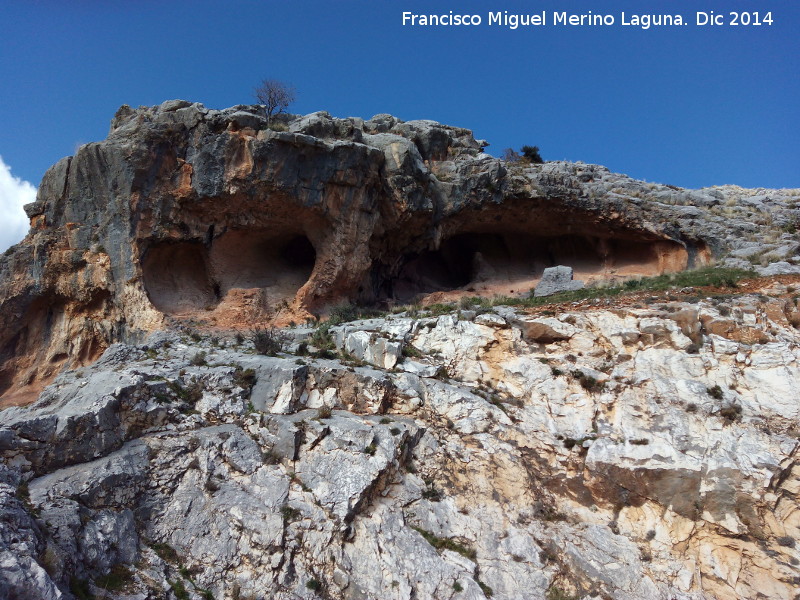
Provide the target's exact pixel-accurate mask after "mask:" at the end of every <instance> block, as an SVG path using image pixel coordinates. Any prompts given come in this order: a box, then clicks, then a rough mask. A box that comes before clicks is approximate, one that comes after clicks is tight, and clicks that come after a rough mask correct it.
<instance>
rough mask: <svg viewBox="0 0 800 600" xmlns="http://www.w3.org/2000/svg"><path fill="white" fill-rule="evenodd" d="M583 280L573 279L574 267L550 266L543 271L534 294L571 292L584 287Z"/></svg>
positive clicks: (544, 294)
mask: <svg viewBox="0 0 800 600" xmlns="http://www.w3.org/2000/svg"><path fill="white" fill-rule="evenodd" d="M583 286H584V283H583V281H573V279H572V267H565V266H558V267H548V268H547V269H545V270H544V273H542V279H541V281H539V283H538V284H536V289H535V290H534V292H533V295H534V296H536V297H537V298H538V297H541V296H552V295H553V294H557V293H559V292H570V291H572V290H579V289H581V288H583Z"/></svg>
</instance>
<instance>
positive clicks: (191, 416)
mask: <svg viewBox="0 0 800 600" xmlns="http://www.w3.org/2000/svg"><path fill="white" fill-rule="evenodd" d="M484 146H485V142H482V141H480V140H475V139H474V138H473V136H472V134H471V132H470V131H468V130H465V129H459V128H455V127H449V126H445V125H441V124H438V123H434V122H432V121H410V122H402V121H400V120H398V119H396V118H394V117H391V116H390V115H378V116H376V117H373V118H372V119H370V120H368V121H365V120H362V119H355V118H349V119H335V118H332V117H330V115H328V114H327V113H314V114H311V115H307V116H304V117H298V116H291V115H283V116H281V117H280V118H278V119H277V120H276V121H275V122H274V123H272V124H271V127H269V128H268V127H267V125H266V119H265V117H264V115H263V111H262V108H261V107H256V106H237V107H233V108H231V109H227V110H223V111H216V110H209V109H206V108H204V107H203V106H201V105H199V104H191V103H189V102H185V101H170V102H165V103H164V104H162V105H161V106H159V107H152V108H140V109H137V110H134V109H130V108H128V107H123V108H121V109H120V111H119V112H118V113H117V115H116V116H115V118H114V120H113V121H112V125H111V131H110V133H109V136H108V138H107V139H106V140H104V141H102V142H98V143H93V144H88V145H86V146H83V147H81V148H80V149H79V150H78V152H77V153H76V155H75V156H74V157H69V158H66V159H64V160H62V161H60V162H59V163H57V164H56V165H55V166H54V167H52V168H51V169H50V170H49V171H48V173H47V174H46V176H45V178H44V180H43V181H42V185H41V186H40V188H39V195H38V197H37V201H36V202H35V203H34V204H32V205H29V206H28V207H26V210H27V212H28V215H29V216H30V217H31V231H30V233H29V235H28V237H27V238H26V239H25V240H24V241H23V242H22V243H21V244H19V245H18V246H16V247H15V248H13V249H11V250H10V251H9V252H7V253H6V255H5V256H3V257H2V258H0V395H2V396H3V397H2V403H3V404H2V407H3V408H2V410H0V459H1V462H0V517H2V518H0V597H9V598H34V597H35V598H45V599H48V600H49V599H60V598H65V599H68V600H72V599H73V598H77V599H79V600H82V599H83V598H91V597H94V598H97V599H102V598H107V599H112V598H113V599H122V598H127V599H137V600H155V599H162V598H167V599H168V600H173V599H174V600H184V599H185V598H191V599H192V600H203V599H206V600H207V599H208V598H212V597H213V598H217V599H221V598H231V599H237V600H244V599H247V598H276V599H285V600H289V599H292V600H295V599H298V598H308V599H311V598H329V599H346V600H356V599H371V598H381V599H383V598H397V599H409V600H410V599H411V598H432V599H437V600H438V599H444V598H448V599H449V598H453V599H457V598H472V599H480V598H487V597H490V596H491V597H494V598H499V599H507V600H512V599H516V598H546V599H547V600H554V599H556V598H561V599H563V598H570V597H571V598H582V599H587V598H592V599H593V600H594V599H600V598H619V599H629V600H634V599H644V598H648V599H650V598H658V599H663V600H667V599H670V600H672V599H681V600H701V599H706V598H753V599H755V598H763V597H767V598H787V599H789V598H794V596H795V594H796V588H797V585H798V574H797V567H798V564H800V555H798V551H797V548H796V541H795V540H796V538H797V536H798V535H800V521H799V520H798V517H797V515H798V514H800V513H799V512H798V496H797V494H798V489H799V488H800V483H798V482H799V481H800V479H798V473H797V468H796V465H795V462H796V458H795V457H796V453H797V447H798V442H797V439H798V430H799V429H800V428H798V419H800V399H799V398H798V395H797V389H798V386H799V385H800V366H798V365H800V362H799V361H800V333H798V328H800V311H799V310H798V296H797V289H798V287H797V283H798V278H797V277H796V276H791V275H789V276H784V277H782V278H780V277H779V278H775V277H773V278H772V279H771V280H770V281H767V282H765V281H760V282H759V281H750V282H748V283H747V284H746V286H745V287H744V288H742V289H738V290H737V289H734V288H726V289H714V288H711V287H709V288H707V289H704V290H702V291H698V290H696V289H693V288H685V289H676V290H671V291H668V292H663V293H662V292H659V291H655V288H654V289H653V290H650V291H645V292H642V293H639V294H638V295H631V296H626V297H625V298H618V299H616V300H614V299H609V298H607V299H604V300H596V301H594V300H586V301H583V302H574V303H568V304H562V305H553V306H552V307H549V308H544V309H530V308H529V309H524V308H520V307H517V308H512V307H510V306H509V300H510V299H509V298H507V299H506V300H504V301H502V302H494V303H492V302H487V301H486V297H489V296H495V295H501V296H510V297H519V296H527V295H528V294H529V293H530V289H531V288H532V287H533V285H535V284H536V283H537V282H538V281H539V279H540V278H541V276H542V272H543V271H544V269H545V268H547V267H552V266H555V265H565V266H568V267H569V268H571V269H572V270H573V271H574V272H575V275H576V278H577V279H579V280H581V281H586V282H587V283H588V285H589V286H591V285H594V284H598V283H604V282H613V281H617V280H622V279H626V278H630V277H637V276H642V275H655V274H660V273H663V272H670V271H680V270H683V269H686V268H688V267H694V266H699V265H702V264H705V263H707V262H708V261H710V260H716V261H717V264H719V265H724V266H730V267H743V266H744V267H755V268H756V270H758V271H759V272H760V274H762V275H779V274H786V273H789V274H791V273H795V272H798V271H800V267H798V263H800V256H798V245H799V244H798V239H797V225H798V222H799V220H800V209H798V198H800V191H798V190H743V189H741V188H736V187H733V186H725V187H720V188H708V189H703V190H682V189H679V188H675V187H673V186H666V185H657V184H649V183H645V182H640V181H635V180H632V179H630V178H628V177H626V176H624V175H618V174H614V173H610V172H609V171H608V170H607V169H604V168H603V167H599V166H596V165H585V164H582V163H565V162H551V163H546V164H544V165H529V164H525V163H504V162H503V161H500V160H498V159H495V158H493V157H491V156H489V155H487V154H485V153H484V152H483V148H484ZM633 283H635V282H633ZM690 285H695V284H694V283H692V284H690ZM697 285H701V284H699V283H698V284H697ZM635 287H636V286H635V285H632V286H629V288H631V289H634V288H635ZM651 293H652V294H653V295H652V296H651V295H650V294H651ZM600 295H604V294H598V296H600ZM474 296H477V297H481V296H483V297H484V300H483V301H481V300H480V299H479V298H476V299H470V297H474ZM419 300H421V302H420V304H413V305H411V304H410V303H411V302H416V301H419ZM443 300H460V310H459V309H457V308H456V306H455V305H454V304H450V305H445V304H441V303H440V302H441V301H443ZM348 301H349V302H351V303H354V304H368V305H373V306H379V307H381V306H382V307H383V308H391V307H396V306H397V305H399V304H407V303H409V305H408V306H406V307H405V308H401V309H395V310H396V311H398V310H399V311H401V312H399V314H388V313H384V314H380V313H379V311H376V312H375V314H376V315H377V316H375V318H371V319H367V320H360V321H355V320H350V321H348V320H346V319H343V318H342V316H341V315H342V311H343V310H344V309H342V308H341V307H339V308H338V309H337V310H338V312H337V311H332V312H334V313H335V314H337V315H338V319H337V320H338V321H343V320H344V321H345V322H341V323H339V324H337V325H335V326H331V322H329V323H325V324H322V325H321V324H320V323H319V321H317V320H316V317H317V316H319V315H321V316H323V317H324V316H325V315H326V314H327V313H328V311H331V307H332V306H333V305H335V304H338V303H341V302H348ZM530 304H534V302H533V301H532V302H531V303H530ZM425 306H427V307H428V308H425ZM312 317H313V318H312ZM306 319H307V320H306ZM292 321H294V323H291V322H292ZM304 321H306V322H305V325H299V326H298V325H297V323H303V322H304ZM275 323H277V324H282V325H290V327H289V328H288V329H286V331H285V332H284V333H282V334H276V333H275V332H274V331H262V332H261V335H267V336H274V337H273V338H271V343H272V344H277V345H278V346H280V347H281V348H282V349H281V351H280V352H274V354H276V355H275V356H265V355H261V354H258V353H257V352H256V347H255V346H256V345H255V344H254V343H252V340H250V339H246V338H244V337H242V335H241V333H237V330H238V331H239V332H241V331H243V330H247V329H250V328H254V327H257V326H263V325H265V324H275ZM262 351H264V352H267V350H263V349H262ZM48 383H50V385H47V387H45V385H46V384H48ZM42 388H43V389H42ZM40 392H41V393H40ZM37 398H38V400H36V402H34V403H33V404H31V405H30V406H11V407H9V405H13V404H18V405H23V404H26V403H28V402H31V401H33V400H34V399H37Z"/></svg>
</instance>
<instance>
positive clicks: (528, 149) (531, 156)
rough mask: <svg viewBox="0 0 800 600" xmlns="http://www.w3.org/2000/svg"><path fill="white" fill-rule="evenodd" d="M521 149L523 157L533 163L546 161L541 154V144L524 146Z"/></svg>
mask: <svg viewBox="0 0 800 600" xmlns="http://www.w3.org/2000/svg"><path fill="white" fill-rule="evenodd" d="M521 150H522V157H523V158H524V159H525V160H527V161H528V162H529V163H533V164H535V165H540V164H542V163H544V160H542V156H541V155H540V154H539V146H523V147H522V148H521Z"/></svg>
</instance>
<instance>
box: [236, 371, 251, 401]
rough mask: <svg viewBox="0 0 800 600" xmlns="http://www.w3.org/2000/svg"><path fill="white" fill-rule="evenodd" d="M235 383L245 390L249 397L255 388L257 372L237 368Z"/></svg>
mask: <svg viewBox="0 0 800 600" xmlns="http://www.w3.org/2000/svg"><path fill="white" fill-rule="evenodd" d="M233 383H234V385H236V386H238V387H240V388H242V389H243V390H245V392H246V393H247V395H248V396H249V395H250V392H251V391H252V389H253V386H254V385H255V384H256V372H255V371H254V370H253V369H242V367H236V370H235V371H234V372H233Z"/></svg>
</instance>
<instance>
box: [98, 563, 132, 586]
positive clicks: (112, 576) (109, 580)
mask: <svg viewBox="0 0 800 600" xmlns="http://www.w3.org/2000/svg"><path fill="white" fill-rule="evenodd" d="M132 579H133V574H132V573H131V571H130V569H128V568H127V567H126V566H124V565H121V564H116V565H114V566H113V567H111V571H109V572H108V573H107V574H106V575H101V576H100V577H97V578H95V580H94V583H95V585H96V586H97V587H99V588H103V589H104V590H106V591H109V592H118V591H120V590H122V589H124V588H125V586H127V585H128V584H129V583H130V582H131V580H132Z"/></svg>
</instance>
